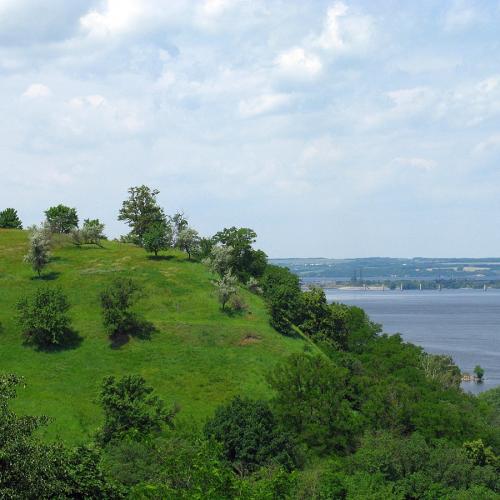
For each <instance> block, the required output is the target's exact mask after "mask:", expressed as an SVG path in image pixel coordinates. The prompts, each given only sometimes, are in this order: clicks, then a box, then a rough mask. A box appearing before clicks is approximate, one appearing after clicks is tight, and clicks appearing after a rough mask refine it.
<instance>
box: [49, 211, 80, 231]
mask: <svg viewBox="0 0 500 500" xmlns="http://www.w3.org/2000/svg"><path fill="white" fill-rule="evenodd" d="M45 217H46V220H47V224H48V225H49V227H50V230H51V231H52V232H53V233H69V232H70V231H71V230H72V229H73V228H77V227H78V215H77V213H76V208H70V207H67V206H66V205H57V206H54V207H50V208H48V209H47V210H45Z"/></svg>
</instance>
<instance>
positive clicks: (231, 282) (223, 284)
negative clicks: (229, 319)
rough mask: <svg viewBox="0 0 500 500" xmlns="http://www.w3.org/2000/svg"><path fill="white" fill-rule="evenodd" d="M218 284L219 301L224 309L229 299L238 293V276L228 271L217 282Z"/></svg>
mask: <svg viewBox="0 0 500 500" xmlns="http://www.w3.org/2000/svg"><path fill="white" fill-rule="evenodd" d="M215 284H216V286H217V294H218V297H219V302H220V304H221V306H222V310H223V311H224V310H225V308H226V304H227V303H228V302H229V300H230V299H231V298H232V297H234V296H235V295H236V292H237V291H238V278H237V277H236V276H233V275H232V274H231V272H228V273H227V274H225V275H224V276H222V278H221V279H220V280H218V281H216V282H215Z"/></svg>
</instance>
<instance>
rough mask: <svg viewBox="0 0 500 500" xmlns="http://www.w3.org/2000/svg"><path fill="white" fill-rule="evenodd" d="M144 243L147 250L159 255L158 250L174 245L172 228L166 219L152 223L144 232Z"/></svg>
mask: <svg viewBox="0 0 500 500" xmlns="http://www.w3.org/2000/svg"><path fill="white" fill-rule="evenodd" d="M142 244H143V246H144V248H145V249H146V251H147V252H153V253H154V254H155V256H157V255H158V252H160V251H161V250H167V249H168V248H170V247H171V246H172V228H171V227H170V225H168V224H167V223H166V222H165V221H161V222H155V223H154V224H151V225H150V226H149V227H148V229H147V230H146V232H145V233H144V236H143V238H142Z"/></svg>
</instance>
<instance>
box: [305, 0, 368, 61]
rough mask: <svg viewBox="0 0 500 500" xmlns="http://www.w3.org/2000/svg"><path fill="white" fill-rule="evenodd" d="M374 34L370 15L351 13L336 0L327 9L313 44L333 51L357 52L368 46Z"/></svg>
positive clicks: (344, 5)
mask: <svg viewBox="0 0 500 500" xmlns="http://www.w3.org/2000/svg"><path fill="white" fill-rule="evenodd" d="M373 35H374V23H373V20H372V18H371V17H370V16H367V15H360V14H351V13H349V8H348V7H347V5H346V4H344V3H343V2H336V3H335V4H333V5H332V6H331V7H330V8H329V9H328V11H327V14H326V21H325V24H324V27H323V31H322V32H321V34H320V35H319V36H318V37H317V38H316V39H315V40H314V45H316V46H318V47H320V48H322V49H324V50H327V51H331V52H333V53H345V52H359V51H362V50H365V49H367V48H368V47H369V45H370V42H371V41H372V38H373Z"/></svg>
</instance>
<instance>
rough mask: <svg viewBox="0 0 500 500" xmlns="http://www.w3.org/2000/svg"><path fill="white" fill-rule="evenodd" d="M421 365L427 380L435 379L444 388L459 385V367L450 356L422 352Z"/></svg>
mask: <svg viewBox="0 0 500 500" xmlns="http://www.w3.org/2000/svg"><path fill="white" fill-rule="evenodd" d="M421 366H422V369H423V370H424V373H425V376H426V377H427V378H428V379H429V380H435V381H436V382H438V383H439V384H440V385H441V386H442V387H444V388H446V389H448V388H452V387H454V388H456V389H458V388H459V387H460V382H461V379H462V375H461V373H460V368H458V366H457V365H456V364H455V363H453V359H452V358H451V356H447V355H445V354H428V353H426V352H423V353H422V357H421Z"/></svg>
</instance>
